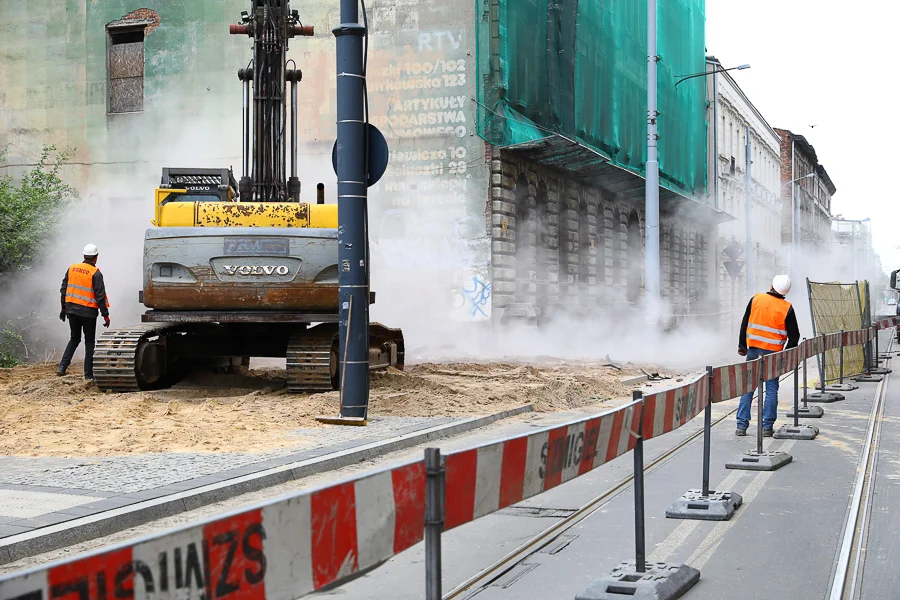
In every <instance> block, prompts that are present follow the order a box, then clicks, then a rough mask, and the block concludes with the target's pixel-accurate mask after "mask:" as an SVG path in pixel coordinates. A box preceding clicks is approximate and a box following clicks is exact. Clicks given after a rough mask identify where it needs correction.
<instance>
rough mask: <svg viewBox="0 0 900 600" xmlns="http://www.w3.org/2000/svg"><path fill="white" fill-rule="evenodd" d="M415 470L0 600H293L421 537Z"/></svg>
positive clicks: (60, 574) (289, 501)
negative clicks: (177, 599) (192, 599)
mask: <svg viewBox="0 0 900 600" xmlns="http://www.w3.org/2000/svg"><path fill="white" fill-rule="evenodd" d="M424 524H425V465H424V463H423V462H422V461H419V462H415V463H412V464H408V465H403V466H401V467H397V468H395V469H391V470H388V471H382V472H379V473H375V474H372V475H369V476H366V477H363V478H360V479H357V480H356V481H350V482H346V483H340V484H337V485H333V486H330V487H327V488H323V489H320V490H316V491H312V492H306V493H303V494H300V495H296V496H291V497H288V498H283V499H279V500H276V501H273V502H270V503H267V504H264V505H261V506H257V507H255V508H252V509H249V510H245V511H243V512H240V513H236V514H229V515H226V516H223V517H220V518H217V519H215V520H211V521H207V522H205V523H200V524H196V525H191V526H187V527H183V528H180V529H176V530H172V531H168V532H165V533H162V534H159V535H156V536H153V537H150V538H145V539H142V540H138V541H136V542H133V543H130V544H127V545H122V546H118V547H114V548H112V549H110V550H104V551H101V552H93V553H90V554H86V555H82V556H80V557H75V558H73V559H68V560H66V561H65V562H61V563H56V564H51V565H49V566H46V567H42V568H40V569H35V570H32V571H27V572H24V573H21V574H15V575H12V576H10V577H6V578H4V579H0V599H2V600H12V599H29V600H56V599H60V600H62V599H66V600H72V599H76V598H77V599H80V600H104V599H112V598H115V599H122V600H135V599H140V600H169V599H173V598H183V599H190V598H203V599H205V600H219V599H225V598H228V599H230V600H231V599H233V600H238V599H240V600H256V599H258V600H263V599H268V600H293V599H294V598H299V597H300V596H303V595H304V594H308V593H310V592H313V591H315V590H317V589H320V588H322V587H323V586H326V585H328V584H331V583H334V582H337V581H340V580H342V579H344V578H346V577H348V576H351V575H353V574H354V573H357V572H359V571H361V570H364V569H367V568H369V567H373V566H375V565H378V564H379V563H381V562H383V561H385V560H386V559H388V558H390V557H391V556H393V555H394V554H396V553H398V552H401V551H402V550H405V549H406V548H409V547H410V546H412V545H413V544H415V543H417V542H418V541H420V540H421V539H422V537H423V531H424Z"/></svg>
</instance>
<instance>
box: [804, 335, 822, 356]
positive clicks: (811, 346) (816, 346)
mask: <svg viewBox="0 0 900 600" xmlns="http://www.w3.org/2000/svg"><path fill="white" fill-rule="evenodd" d="M803 346H804V347H805V348H806V352H805V353H804V356H803V358H812V357H814V356H818V355H820V354H822V353H823V352H825V340H824V338H823V337H822V336H819V337H814V338H812V339H809V340H806V342H804V343H803Z"/></svg>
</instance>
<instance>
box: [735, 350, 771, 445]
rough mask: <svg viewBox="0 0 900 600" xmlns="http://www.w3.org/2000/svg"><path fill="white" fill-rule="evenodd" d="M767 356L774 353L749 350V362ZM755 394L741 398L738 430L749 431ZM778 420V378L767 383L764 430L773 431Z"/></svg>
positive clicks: (764, 404)
mask: <svg viewBox="0 0 900 600" xmlns="http://www.w3.org/2000/svg"><path fill="white" fill-rule="evenodd" d="M766 354H772V351H771V350H763V349H762V348H748V349H747V360H756V359H757V358H759V357H760V356H764V355H766ZM753 394H754V392H750V393H749V394H744V395H743V396H741V403H740V404H738V411H737V426H738V429H747V427H749V425H750V406H751V405H752V404H753ZM777 418H778V378H777V377H776V378H775V379H770V380H769V381H767V382H766V401H765V402H764V403H763V429H772V427H773V426H774V425H775V420H776V419H777Z"/></svg>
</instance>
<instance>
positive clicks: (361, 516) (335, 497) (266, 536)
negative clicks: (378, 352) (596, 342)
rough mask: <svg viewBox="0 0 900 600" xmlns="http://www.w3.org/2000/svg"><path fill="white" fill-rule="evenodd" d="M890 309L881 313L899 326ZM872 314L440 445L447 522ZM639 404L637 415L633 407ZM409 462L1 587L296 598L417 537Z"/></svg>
mask: <svg viewBox="0 0 900 600" xmlns="http://www.w3.org/2000/svg"><path fill="white" fill-rule="evenodd" d="M898 321H900V318H896V317H894V318H891V319H886V320H883V321H880V322H879V323H878V327H884V325H883V324H884V323H890V325H889V326H896V325H897V323H898ZM875 333H876V327H871V328H868V329H861V330H857V331H848V332H844V333H843V339H842V338H841V334H840V333H837V334H831V335H827V336H820V337H817V338H813V339H811V340H807V341H806V342H804V343H803V344H801V345H800V347H798V348H792V349H790V350H785V351H782V352H778V353H774V354H770V355H766V356H764V357H763V358H762V359H761V360H755V361H750V362H743V363H737V364H733V365H726V366H722V367H717V368H715V369H713V370H712V372H711V374H712V376H711V377H709V376H708V375H706V374H704V375H700V376H697V377H695V378H693V379H692V380H690V381H689V382H687V383H686V384H684V385H681V386H680V387H678V388H675V389H672V390H666V391H663V392H659V393H655V394H650V395H648V396H647V397H645V398H643V399H641V400H636V401H633V402H631V403H629V404H626V405H624V406H622V407H619V408H617V409H615V410H612V411H609V412H606V413H603V414H600V415H597V416H595V417H590V418H587V419H582V420H579V421H575V422H573V423H569V424H566V425H562V426H558V427H552V428H548V429H545V430H543V431H537V432H534V433H530V434H526V435H522V436H518V437H514V438H511V439H508V440H503V441H500V442H496V443H491V444H487V445H484V446H481V447H478V448H473V449H470V450H464V451H460V452H454V453H451V454H448V455H446V456H445V461H446V462H445V464H446V496H445V508H446V512H445V524H444V529H445V530H448V529H452V528H454V527H456V526H458V525H462V524H464V523H468V522H470V521H473V520H475V519H478V518H479V517H482V516H484V515H487V514H490V513H492V512H495V511H497V510H500V509H502V508H505V507H507V506H510V505H512V504H515V503H517V502H520V501H522V500H525V499H527V498H530V497H532V496H536V495H538V494H540V493H542V492H545V491H547V490H550V489H552V488H554V487H556V486H558V485H560V484H561V483H565V482H566V481H569V480H571V479H574V478H575V477H578V476H580V475H583V474H585V473H587V472H588V471H591V470H592V469H595V468H597V467H599V466H601V465H603V464H605V463H607V462H609V461H611V460H613V459H615V458H617V457H619V456H621V455H623V454H625V453H627V452H629V451H630V450H632V449H633V448H634V445H635V442H636V440H637V437H638V435H642V436H643V437H644V438H645V439H652V438H654V437H658V436H660V435H664V434H666V433H668V432H670V431H672V430H674V429H677V428H679V427H681V426H682V425H684V424H685V423H686V422H687V421H689V420H691V419H692V418H694V417H695V416H696V415H698V414H700V413H701V412H702V411H703V410H704V408H706V406H707V403H708V401H709V398H710V387H709V386H710V385H711V386H712V394H711V397H712V401H713V402H721V401H723V400H729V399H731V398H736V397H738V396H741V395H743V394H745V393H747V392H750V391H753V390H754V389H755V388H756V387H757V385H758V383H759V377H760V373H763V375H764V376H765V378H766V379H767V380H768V379H774V378H776V377H779V376H781V375H783V374H785V373H788V372H790V371H792V370H793V369H794V368H796V367H797V366H798V365H799V364H800V363H801V361H803V360H805V359H807V358H810V357H813V356H816V355H818V354H822V353H823V352H824V351H825V350H826V349H827V350H831V349H834V348H837V347H839V345H840V344H841V342H843V344H844V345H861V344H864V343H866V342H868V341H869V340H870V339H871V338H872V336H874V335H875ZM642 415H643V419H642ZM425 484H426V477H425V465H424V462H422V461H419V462H414V463H411V464H406V465H402V466H399V467H396V468H394V469H390V470H385V471H381V472H377V473H373V474H370V475H366V476H364V477H361V478H359V479H356V480H354V481H348V482H343V483H338V484H336V485H332V486H329V487H326V488H322V489H319V490H314V491H311V492H305V493H302V494H298V495H295V496H291V497H287V498H281V499H278V500H274V501H271V502H268V503H265V504H262V505H259V506H256V507H253V508H250V509H248V510H245V511H242V512H240V513H235V514H227V515H224V516H222V517H220V518H217V519H214V520H210V521H206V522H202V523H198V524H195V525H191V526H187V527H183V528H180V529H176V530H172V531H168V532H165V533H162V534H159V535H156V536H153V537H149V538H144V539H140V540H137V541H135V542H133V543H129V544H125V545H119V546H114V547H112V548H111V549H108V550H103V551H98V552H93V553H89V554H86V555H83V556H80V557H75V558H74V559H68V560H66V561H63V562H59V563H54V564H51V565H48V566H46V567H41V568H38V569H34V570H31V571H26V572H22V573H18V574H13V575H10V576H7V577H5V578H2V579H0V600H107V599H115V600H136V599H139V600H171V599H173V598H185V599H190V598H202V599H203V600H220V599H222V600H224V599H226V598H228V600H293V599H295V598H299V597H301V596H303V595H305V594H308V593H311V592H313V591H315V590H319V589H322V588H323V587H325V586H329V585H332V584H335V583H338V582H341V581H343V580H345V579H348V578H351V577H353V576H355V575H357V574H358V573H360V572H362V571H365V570H367V569H369V568H372V567H375V566H377V565H378V564H380V563H382V562H384V561H385V560H387V559H389V558H390V557H392V556H394V555H395V554H397V553H399V552H402V551H403V550H405V549H407V548H409V547H411V546H413V545H414V544H416V543H418V542H419V541H421V540H422V539H423V537H424V528H425Z"/></svg>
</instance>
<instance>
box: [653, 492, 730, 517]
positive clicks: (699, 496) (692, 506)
mask: <svg viewBox="0 0 900 600" xmlns="http://www.w3.org/2000/svg"><path fill="white" fill-rule="evenodd" d="M743 502H744V499H743V498H742V497H741V495H740V494H735V493H734V492H716V491H713V490H710V491H709V496H704V495H703V490H688V491H687V493H685V495H684V496H682V497H681V498H679V499H678V500H676V501H675V503H674V504H672V506H670V507H669V508H668V509H666V516H667V517H668V518H670V519H695V520H697V521H727V520H728V519H730V518H731V517H732V515H734V510H735V509H736V508H737V507H739V506H740V505H741V504H743Z"/></svg>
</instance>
